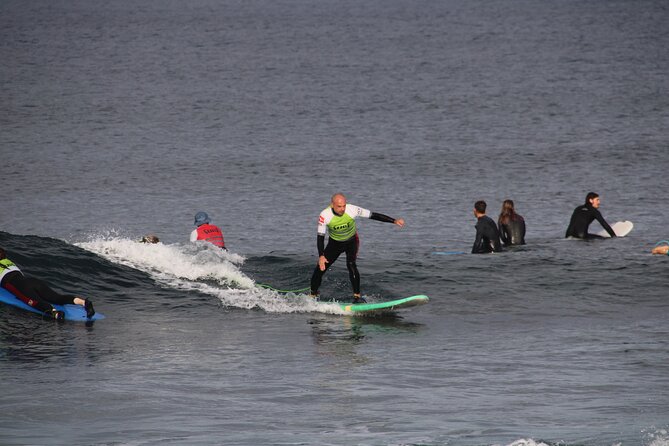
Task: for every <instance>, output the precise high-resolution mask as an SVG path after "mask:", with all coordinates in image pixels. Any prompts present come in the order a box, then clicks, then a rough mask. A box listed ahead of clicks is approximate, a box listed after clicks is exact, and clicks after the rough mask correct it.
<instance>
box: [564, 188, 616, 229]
mask: <svg viewBox="0 0 669 446" xmlns="http://www.w3.org/2000/svg"><path fill="white" fill-rule="evenodd" d="M599 205H600V198H599V195H598V194H596V193H594V192H589V193H588V195H586V197H585V204H582V205H581V206H578V207H577V208H576V209H574V213H573V214H571V220H570V221H569V227H568V228H567V233H566V234H565V238H567V237H576V238H583V239H592V238H603V237H601V236H599V235H597V234H589V233H588V228H589V227H590V223H592V222H593V220H595V219H597V221H598V222H599V224H600V225H602V228H604V229H605V230H606V232H608V233H609V235H610V236H611V237H615V236H616V233H615V232H614V231H613V229H612V228H611V226H609V224H608V223H607V222H606V220H604V217H602V214H601V213H600V212H599Z"/></svg>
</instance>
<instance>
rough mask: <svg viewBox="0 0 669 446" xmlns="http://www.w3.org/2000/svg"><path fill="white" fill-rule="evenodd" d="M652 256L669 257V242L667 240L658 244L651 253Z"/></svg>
mask: <svg viewBox="0 0 669 446" xmlns="http://www.w3.org/2000/svg"><path fill="white" fill-rule="evenodd" d="M651 254H660V255H665V256H666V255H669V242H668V241H666V240H662V241H661V242H657V244H656V245H655V247H654V248H653V250H652V251H651Z"/></svg>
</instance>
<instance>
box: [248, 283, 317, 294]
mask: <svg viewBox="0 0 669 446" xmlns="http://www.w3.org/2000/svg"><path fill="white" fill-rule="evenodd" d="M256 286H259V287H260V288H265V289H267V290H272V291H276V292H277V293H303V292H305V291H311V287H310V286H308V287H306V288H300V289H299V290H279V289H277V288H274V287H273V286H270V285H265V284H264V283H256Z"/></svg>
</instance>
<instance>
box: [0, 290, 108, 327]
mask: <svg viewBox="0 0 669 446" xmlns="http://www.w3.org/2000/svg"><path fill="white" fill-rule="evenodd" d="M0 302H3V303H5V304H7V305H12V306H14V307H17V308H21V309H22V310H26V311H31V312H33V313H37V314H43V313H42V312H41V311H39V310H38V309H37V308H33V307H31V306H30V305H28V304H27V303H25V302H23V301H22V300H19V298H18V297H16V296H14V295H13V294H12V293H10V292H9V291H7V290H6V289H4V288H0ZM53 307H54V308H55V309H56V310H60V311H62V312H63V313H65V320H66V321H74V322H91V321H97V320H100V319H104V318H105V317H104V315H102V314H100V313H98V312H96V313H95V314H94V315H93V317H92V318H90V319H89V318H87V317H86V310H85V309H84V307H82V306H81V305H73V304H67V305H54V306H53Z"/></svg>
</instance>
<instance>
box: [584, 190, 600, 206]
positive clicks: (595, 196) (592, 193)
mask: <svg viewBox="0 0 669 446" xmlns="http://www.w3.org/2000/svg"><path fill="white" fill-rule="evenodd" d="M597 197H599V194H596V193H594V192H588V195H586V196H585V204H590V200H592V199H595V198H597Z"/></svg>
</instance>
